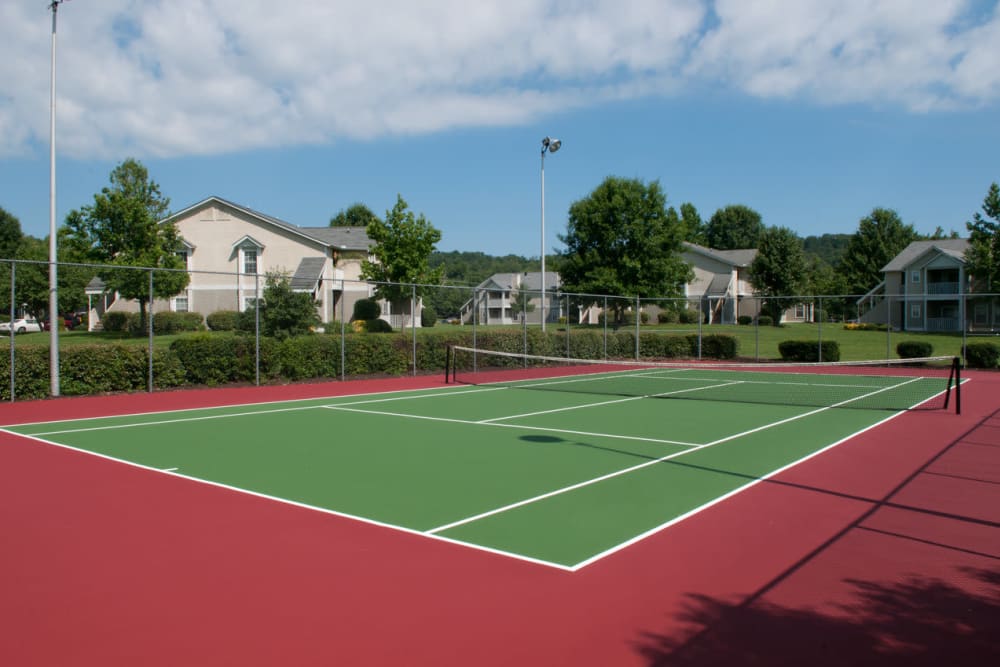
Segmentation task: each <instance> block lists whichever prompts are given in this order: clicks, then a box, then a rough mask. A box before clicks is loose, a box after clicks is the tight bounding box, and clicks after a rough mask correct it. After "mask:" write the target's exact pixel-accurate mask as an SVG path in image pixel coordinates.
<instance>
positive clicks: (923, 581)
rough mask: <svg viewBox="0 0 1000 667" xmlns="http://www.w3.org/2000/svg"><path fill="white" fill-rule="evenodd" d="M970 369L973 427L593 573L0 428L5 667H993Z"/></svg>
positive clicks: (983, 423)
mask: <svg viewBox="0 0 1000 667" xmlns="http://www.w3.org/2000/svg"><path fill="white" fill-rule="evenodd" d="M968 376H969V377H970V378H971V382H969V383H968V384H967V385H966V386H965V391H964V392H963V414H962V415H961V416H956V415H954V414H953V413H944V412H940V411H938V412H913V413H907V414H905V415H902V416H899V417H897V418H895V419H892V420H890V421H888V422H886V423H884V424H882V425H881V426H879V427H877V428H875V429H872V430H869V431H867V432H865V433H864V434H862V435H860V436H858V437H856V438H854V439H852V440H850V441H848V442H846V443H844V444H842V445H840V446H838V447H835V448H833V449H831V450H829V451H827V452H825V453H823V454H822V455H820V456H817V457H814V458H812V459H809V460H807V461H805V462H803V463H802V464H800V465H798V466H796V467H795V468H792V469H790V470H787V471H785V472H784V473H782V474H780V475H778V476H776V477H773V478H771V479H769V480H766V481H763V482H762V483H759V484H757V485H755V486H753V487H751V488H750V489H748V490H746V491H745V492H743V493H741V494H738V495H737V496H735V497H733V498H730V499H729V500H727V501H725V502H722V503H719V504H717V505H715V506H713V507H711V508H709V509H708V510H706V511H703V512H701V513H699V514H697V515H695V516H693V517H691V518H689V519H687V520H685V521H682V522H680V523H679V524H676V525H674V526H672V527H670V528H668V529H666V530H663V531H661V532H659V533H657V534H655V535H653V536H652V537H650V538H648V539H646V540H644V541H642V542H640V543H639V544H636V545H634V546H632V547H630V548H628V549H625V550H624V551H621V552H618V553H616V554H614V555H613V556H611V557H608V558H606V559H604V560H601V561H598V562H596V563H594V564H593V565H590V566H588V567H586V568H583V569H582V570H580V571H577V572H574V573H570V572H564V571H559V570H555V569H551V568H546V567H542V566H538V565H534V564H531V563H526V562H521V561H516V560H512V559H508V558H505V557H502V556H498V555H493V554H489V553H485V552H482V551H476V550H472V549H466V548H462V547H460V546H456V545H451V544H448V543H444V542H439V541H432V540H426V539H424V538H422V537H419V536H416V535H410V534H405V533H401V532H398V531H394V530H390V529H385V528H381V527H378V526H373V525H367V524H363V523H358V522H355V521H351V520H348V519H344V518H340V517H337V516H332V515H329V514H323V513H319V512H314V511H310V510H307V509H303V508H298V507H293V506H290V505H286V504H280V503H276V502H273V501H270V500H266V499H263V498H257V497H253V496H249V495H245V494H240V493H236V492H233V491H229V490H227V489H223V488H219V487H213V486H208V485H204V484H199V483H197V482H193V481H189V480H184V479H182V478H178V477H173V476H168V475H163V474H160V473H157V472H154V471H150V470H144V469H140V468H136V467H133V466H128V465H124V464H119V463H116V462H113V461H109V460H105V459H101V458H98V457H95V456H91V455H87V454H83V453H78V452H74V451H70V450H66V449H63V448H59V447H55V446H50V445H46V444H43V443H39V442H36V441H30V440H27V439H24V438H20V437H18V436H14V435H11V434H6V433H0V665H11V666H18V667H20V666H25V667H27V666H33V665H47V666H48V665H83V666H89V665H102V666H107V665H172V666H173V665H245V666H251V665H443V666H450V665H727V666H732V665H814V666H815V665H932V664H933V665H941V664H946V665H950V666H959V665H986V664H1000V663H998V661H1000V374H997V373H992V374H991V373H975V372H970V373H968ZM439 383H440V380H439V379H437V378H408V379H403V380H386V381H365V382H348V383H331V384H309V385H293V386H284V387H262V388H253V387H250V388H236V389H216V390H200V391H183V392H166V393H161V394H152V395H148V394H142V395H129V396H112V397H95V398H80V399H59V400H49V401H37V402H26V403H23V404H22V403H18V404H8V405H4V406H0V423H6V424H11V423H15V422H28V421H40V420H48V419H58V418H72V417H83V416H94V415H98V414H118V413H131V412H140V411H152V410H166V409H174V408H181V407H201V406H207V405H218V404H231V403H246V402H256V401H273V400H284V399H287V398H303V397H310V396H325V395H331V394H334V393H355V392H359V391H376V390H395V389H404V388H413V387H416V386H434V385H435V384H439Z"/></svg>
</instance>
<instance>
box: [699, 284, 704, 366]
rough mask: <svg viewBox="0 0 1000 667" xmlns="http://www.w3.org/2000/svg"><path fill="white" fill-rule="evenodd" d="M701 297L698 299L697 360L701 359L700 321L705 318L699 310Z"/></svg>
mask: <svg viewBox="0 0 1000 667" xmlns="http://www.w3.org/2000/svg"><path fill="white" fill-rule="evenodd" d="M702 302H703V299H698V360H699V361H700V360H701V321H702V320H704V319H705V314H704V313H702V312H701V304H702Z"/></svg>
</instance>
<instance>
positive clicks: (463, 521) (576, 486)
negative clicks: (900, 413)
mask: <svg viewBox="0 0 1000 667" xmlns="http://www.w3.org/2000/svg"><path fill="white" fill-rule="evenodd" d="M916 379H917V378H913V379H910V380H907V381H906V382H901V383H899V384H897V385H894V386H892V387H883V388H882V389H879V390H878V391H873V392H869V393H867V394H863V395H861V396H857V397H855V398H852V399H849V400H847V401H841V402H840V403H835V404H834V405H828V406H826V407H822V408H818V409H816V410H810V411H809V412H804V413H802V414H800V415H795V416H793V417H788V418H786V419H782V420H780V421H776V422H772V423H770V424H765V425H763V426H758V427H756V428H752V429H749V430H746V431H743V432H741V433H736V434H734V435H730V436H726V437H725V438H719V439H718V440H713V441H712V442H708V443H705V444H703V445H698V446H696V447H692V448H691V449H688V450H685V451H683V452H674V453H673V454H667V455H666V456H661V457H660V458H658V459H653V460H650V461H645V462H643V463H639V464H636V465H634V466H631V467H628V468H622V469H621V470H618V471H616V472H612V473H608V474H606V475H601V476H600V477H594V478H592V479H588V480H584V481H582V482H578V483H576V484H571V485H570V486H566V487H563V488H561V489H555V490H553V491H549V492H548V493H543V494H540V495H537V496H535V497H533V498H525V499H524V500H520V501H518V502H516V503H511V504H509V505H504V506H503V507H497V508H495V509H492V510H488V511H486V512H482V513H480V514H476V515H474V516H470V517H466V518H464V519H459V520H458V521H453V522H451V523H448V524H444V525H443V526H438V527H436V528H432V529H430V530H429V531H427V532H428V533H429V534H432V535H433V534H436V533H439V532H442V531H445V530H449V529H451V528H456V527H458V526H462V525H465V524H468V523H472V522H474V521H478V520H480V519H485V518H487V517H490V516H494V515H496V514H501V513H503V512H508V511H510V510H513V509H516V508H518V507H524V506H525V505H530V504H532V503H536V502H539V501H541V500H545V499H547V498H552V497H553V496H558V495H561V494H563V493H568V492H570V491H575V490H577V489H582V488H584V487H587V486H591V485H593V484H597V483H599V482H603V481H606V480H609V479H613V478H615V477H620V476H622V475H627V474H629V473H631V472H635V471H636V470H641V469H643V468H648V467H649V466H652V465H656V464H658V463H662V462H664V461H669V460H670V459H674V458H677V457H678V456H683V455H685V454H690V453H691V452H694V451H698V450H701V449H705V448H707V447H712V446H714V445H719V444H722V443H724V442H729V441H730V440H735V439H736V438H741V437H743V436H747V435H750V434H752V433H757V432H759V431H763V430H766V429H769V428H774V427H775V426H780V425H782V424H787V423H789V422H793V421H796V420H799V419H802V418H804V417H809V416H811V415H815V414H819V413H820V412H825V411H827V410H830V409H832V408H836V407H840V406H841V405H845V404H847V403H852V402H854V401H859V400H861V399H863V398H868V397H869V396H874V395H875V394H879V393H881V392H883V391H888V390H889V389H895V388H898V387H902V386H904V385H907V384H909V383H910V382H914V381H916Z"/></svg>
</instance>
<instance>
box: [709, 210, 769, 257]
mask: <svg viewBox="0 0 1000 667" xmlns="http://www.w3.org/2000/svg"><path fill="white" fill-rule="evenodd" d="M763 232H764V223H763V222H761V217H760V213H758V212H757V211H755V210H753V209H752V208H750V207H749V206H744V205H742V204H731V205H729V206H726V207H725V208H720V209H719V210H718V211H716V212H715V213H713V214H712V217H711V218H710V219H709V221H708V225H706V227H705V240H706V241H707V243H708V247H710V248H715V249H716V250H739V249H743V248H756V247H757V241H758V239H759V238H760V235H761V234H762V233H763Z"/></svg>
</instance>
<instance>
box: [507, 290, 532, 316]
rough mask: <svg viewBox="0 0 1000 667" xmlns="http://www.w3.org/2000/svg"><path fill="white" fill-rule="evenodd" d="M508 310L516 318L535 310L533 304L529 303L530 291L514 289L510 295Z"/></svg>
mask: <svg viewBox="0 0 1000 667" xmlns="http://www.w3.org/2000/svg"><path fill="white" fill-rule="evenodd" d="M510 312H511V314H512V315H513V316H514V317H516V318H518V319H520V318H521V317H522V316H523V315H524V314H526V313H533V312H535V304H533V303H531V292H522V291H521V290H516V291H515V292H514V294H513V296H512V297H511V302H510Z"/></svg>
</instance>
